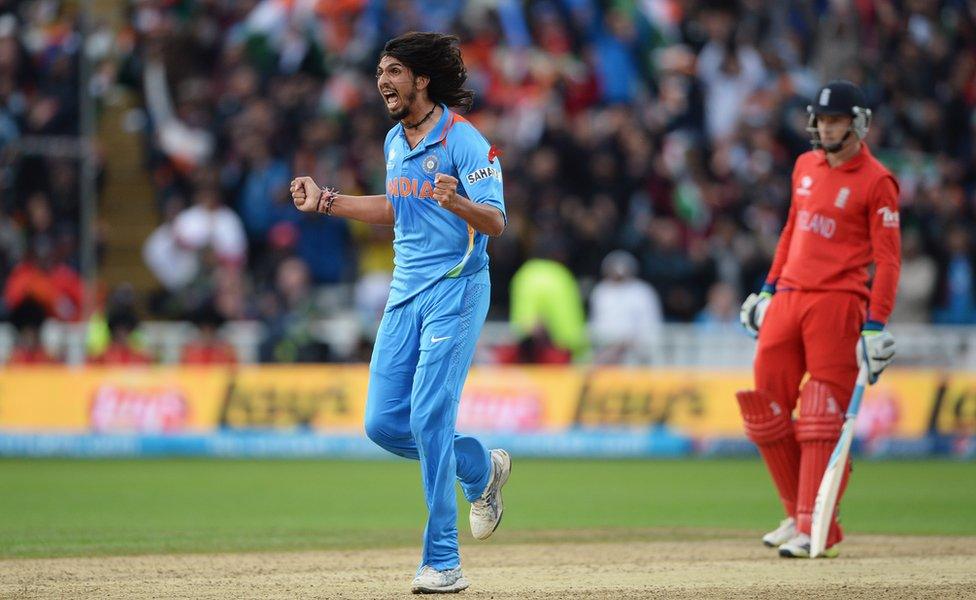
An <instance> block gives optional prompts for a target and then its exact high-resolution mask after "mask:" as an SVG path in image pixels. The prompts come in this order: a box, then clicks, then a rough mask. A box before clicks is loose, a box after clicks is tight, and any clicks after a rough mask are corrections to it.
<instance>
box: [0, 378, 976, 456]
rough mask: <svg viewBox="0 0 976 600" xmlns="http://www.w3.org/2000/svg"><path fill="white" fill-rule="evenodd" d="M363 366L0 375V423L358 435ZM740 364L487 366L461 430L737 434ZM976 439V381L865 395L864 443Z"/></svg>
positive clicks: (471, 393) (889, 383)
mask: <svg viewBox="0 0 976 600" xmlns="http://www.w3.org/2000/svg"><path fill="white" fill-rule="evenodd" d="M367 383H368V368H367V367H366V366H365V365H297V366H292V365H283V366H246V367H240V368H237V369H227V368H208V367H149V368H109V367H105V368H101V367H85V368H78V369H71V368H63V367H23V368H9V369H5V370H0V429H2V430H6V431H30V432H43V431H49V432H96V433H116V432H126V433H133V432H134V433H164V434H165V433H178V432H207V431H213V430H216V429H224V430H237V429H262V430H278V431H296V430H297V431H318V432H347V433H349V432H352V433H356V432H361V431H362V422H363V415H364V410H365V401H366V388H367ZM751 385H752V375H751V373H750V372H748V371H742V370H733V371H719V370H708V371H705V370H692V369H685V370H667V371H666V370H659V369H631V368H584V367H541V366H540V367H478V368H475V369H473V370H472V372H471V373H470V375H469V377H468V380H467V383H466V385H465V388H464V393H463V397H462V400H461V404H460V406H459V411H458V429H459V430H461V431H471V432H477V431H491V432H499V433H534V432H557V431H565V430H568V429H590V428H596V429H607V428H611V429H612V428H624V429H639V428H648V427H659V426H666V427H667V428H669V429H670V430H672V431H674V432H676V433H680V434H684V435H688V436H691V437H694V438H707V437H739V436H741V435H742V426H741V422H740V417H739V411H738V405H737V403H736V401H735V392H736V391H738V390H741V389H749V388H750V387H751ZM930 431H938V432H939V433H944V434H965V435H973V434H976V373H969V372H961V371H949V372H942V371H937V370H923V369H919V370H892V371H889V372H887V373H885V374H884V376H883V377H882V379H881V381H880V382H879V383H878V384H877V385H875V386H872V387H870V388H869V389H868V391H867V394H866V395H865V400H864V404H863V406H862V409H861V414H860V416H859V418H858V424H857V432H858V435H859V436H860V437H866V438H878V437H891V436H894V437H919V436H922V435H925V434H926V433H927V432H930Z"/></svg>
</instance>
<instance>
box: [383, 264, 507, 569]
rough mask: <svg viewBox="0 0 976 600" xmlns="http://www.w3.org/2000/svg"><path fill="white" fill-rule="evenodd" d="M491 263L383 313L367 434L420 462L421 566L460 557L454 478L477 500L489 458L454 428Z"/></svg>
mask: <svg viewBox="0 0 976 600" xmlns="http://www.w3.org/2000/svg"><path fill="white" fill-rule="evenodd" d="M489 289H490V281H489V278H488V270H487V269H484V270H483V271H480V272H478V273H475V274H474V275H470V276H467V277H458V278H451V279H442V280H440V281H438V282H437V283H435V284H434V285H433V286H431V287H429V288H427V289H426V290H424V291H423V292H421V293H419V294H418V295H416V296H414V297H413V298H412V299H411V300H408V301H407V302H405V303H403V304H400V305H398V306H395V307H393V308H388V309H387V311H386V312H385V313H384V315H383V320H382V321H381V323H380V327H379V331H378V332H377V334H376V344H375V345H374V347H373V356H372V360H371V361H370V365H369V391H368V393H367V399H366V423H365V426H366V435H367V436H369V438H370V439H371V440H373V442H375V443H376V444H377V445H379V446H381V447H382V448H384V449H386V450H388V451H390V452H392V453H393V454H397V455H399V456H403V457H406V458H412V459H414V460H419V461H420V473H421V476H422V477H423V483H424V495H425V496H426V499H427V511H428V516H427V527H426V529H425V531H424V548H423V559H422V560H421V563H420V564H421V566H423V565H429V566H431V567H433V568H434V569H437V570H444V569H452V568H454V567H457V566H458V565H459V564H460V554H459V553H458V539H457V497H456V496H455V493H454V482H455V479H457V480H460V482H461V489H462V490H463V491H464V496H465V497H466V498H467V499H468V500H469V501H473V500H476V499H477V498H478V497H479V496H481V493H482V492H483V491H484V489H485V486H487V485H488V479H489V476H490V474H491V458H490V456H489V454H488V450H487V449H486V448H485V447H484V445H482V444H481V442H479V441H478V440H476V439H475V438H473V437H468V436H463V435H458V434H456V433H455V425H456V422H457V410H458V402H459V400H460V398H461V388H462V387H463V386H464V380H465V378H466V377H467V374H468V369H469V368H470V367H471V360H472V359H473V358H474V351H475V345H476V343H477V341H478V336H479V334H480V333H481V328H482V326H483V325H484V322H485V316H486V315H487V313H488V300H489Z"/></svg>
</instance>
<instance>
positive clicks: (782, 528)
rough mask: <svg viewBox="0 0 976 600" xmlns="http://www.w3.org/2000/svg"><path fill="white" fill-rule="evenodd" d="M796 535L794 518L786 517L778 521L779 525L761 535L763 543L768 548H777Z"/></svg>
mask: <svg viewBox="0 0 976 600" xmlns="http://www.w3.org/2000/svg"><path fill="white" fill-rule="evenodd" d="M795 535H796V519H794V518H793V517H786V518H785V519H783V520H782V521H780V522H779V527H777V528H776V529H774V530H772V531H770V532H769V533H767V534H766V535H764V536H763V537H762V541H763V544H766V545H767V546H769V547H770V548H777V547H779V546H782V545H783V544H785V543H786V542H788V541H790V540H791V539H793V537H794V536H795Z"/></svg>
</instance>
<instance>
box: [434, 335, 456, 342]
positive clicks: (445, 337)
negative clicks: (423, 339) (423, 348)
mask: <svg viewBox="0 0 976 600" xmlns="http://www.w3.org/2000/svg"><path fill="white" fill-rule="evenodd" d="M449 339H451V336H449V335H447V336H444V337H434V336H430V343H431V344H436V343H437V342H443V341H444V340H449Z"/></svg>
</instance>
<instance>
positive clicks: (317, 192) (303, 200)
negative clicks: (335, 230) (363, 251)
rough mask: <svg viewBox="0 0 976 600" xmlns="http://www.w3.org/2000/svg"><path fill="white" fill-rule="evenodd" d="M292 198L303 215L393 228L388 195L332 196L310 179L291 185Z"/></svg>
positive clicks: (305, 178) (391, 210) (297, 181)
mask: <svg viewBox="0 0 976 600" xmlns="http://www.w3.org/2000/svg"><path fill="white" fill-rule="evenodd" d="M291 199H292V201H293V202H294V203H295V208H297V209H298V210H300V211H302V212H309V213H314V212H318V213H322V214H327V215H330V216H333V217H345V218H347V219H355V220H357V221H362V222H363V223H369V224H370V225H386V226H388V227H392V226H393V205H392V204H390V201H389V200H387V199H386V196H382V195H380V196H346V195H343V194H332V193H329V192H327V190H325V189H323V188H320V187H319V186H318V185H316V183H315V181H314V180H312V178H311V177H296V178H295V179H293V180H292V182H291Z"/></svg>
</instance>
